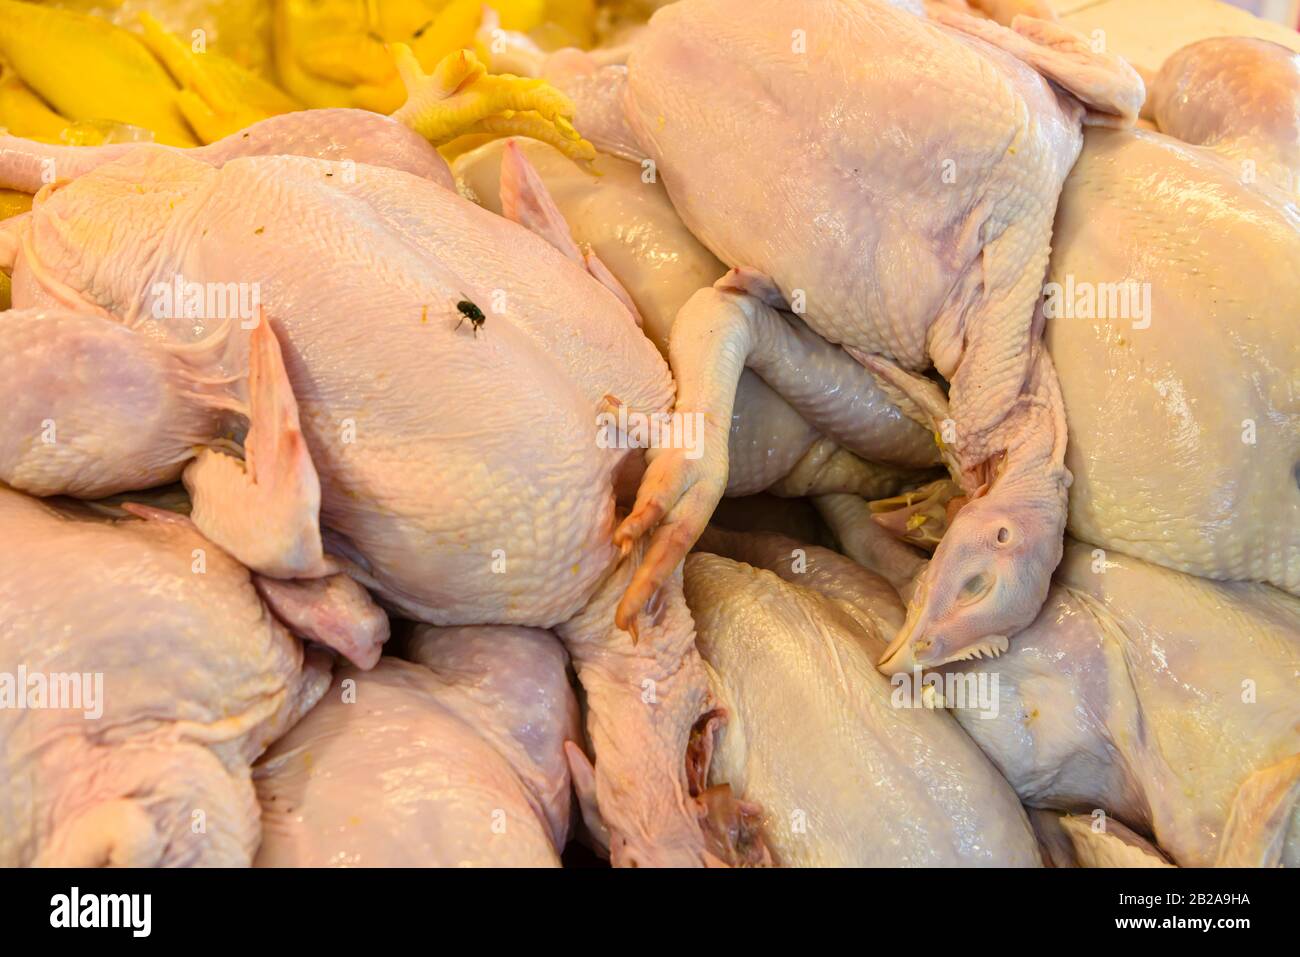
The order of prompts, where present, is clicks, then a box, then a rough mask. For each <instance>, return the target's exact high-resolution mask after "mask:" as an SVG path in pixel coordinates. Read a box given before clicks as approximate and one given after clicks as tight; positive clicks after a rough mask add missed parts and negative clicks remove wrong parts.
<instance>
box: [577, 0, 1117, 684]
mask: <svg viewBox="0 0 1300 957" xmlns="http://www.w3.org/2000/svg"><path fill="white" fill-rule="evenodd" d="M1015 26H1016V29H1015V30H1014V31H1013V30H1009V29H1007V28H1004V27H1001V26H999V25H998V24H996V23H993V22H992V21H989V20H981V19H976V18H974V17H970V16H966V15H964V14H961V13H958V12H954V11H950V10H947V9H945V8H942V7H932V8H931V9H930V10H929V12H928V17H923V16H918V15H916V14H915V13H912V12H908V11H907V10H903V9H898V8H896V7H894V6H892V5H890V4H887V3H882V2H874V0H872V2H868V0H850V2H846V0H802V2H796V3H790V2H784V0H781V2H778V0H758V2H752V0H683V2H680V3H676V4H673V5H671V6H668V7H665V8H664V9H662V10H660V11H659V12H658V13H657V14H656V15H655V16H654V18H653V19H652V20H651V21H650V24H649V26H648V27H647V29H646V30H644V31H643V32H642V33H640V34H639V35H638V36H637V38H636V40H635V41H634V43H633V44H632V48H631V53H630V55H629V57H628V61H627V65H626V69H625V71H624V76H625V87H626V88H625V90H624V93H623V103H624V107H625V109H624V113H625V118H626V121H627V129H626V134H627V135H625V136H624V137H623V139H624V140H630V141H631V142H632V143H633V144H634V145H635V146H637V147H639V148H640V150H641V151H642V152H643V153H644V154H645V155H647V156H648V157H649V159H650V160H651V161H653V163H654V164H655V167H656V168H657V170H658V171H659V173H660V175H662V177H663V179H664V182H665V184H666V186H667V189H668V192H669V195H670V196H671V197H672V200H673V204H674V206H675V207H676V209H677V211H678V213H679V214H680V215H681V217H682V220H683V222H685V223H686V225H687V226H688V227H689V228H690V229H691V231H692V232H693V233H694V234H695V236H696V237H697V238H698V239H700V241H701V242H703V243H704V245H705V246H707V247H708V248H709V249H710V250H711V251H712V252H713V253H714V254H715V255H717V256H718V258H719V259H721V260H722V261H723V262H725V263H727V264H728V265H731V266H733V267H738V268H737V271H736V272H735V273H733V274H732V276H731V277H730V278H729V280H727V281H725V282H724V283H723V286H722V288H717V289H710V290H704V291H701V292H700V293H698V294H697V295H696V297H694V298H693V299H692V300H691V301H690V302H689V303H688V304H687V306H686V307H685V309H684V310H683V312H682V314H681V315H680V316H679V317H678V318H677V321H676V323H675V324H674V329H673V337H672V343H671V346H670V350H671V361H672V364H673V368H674V374H675V376H676V378H677V382H678V400H677V410H678V412H679V413H689V412H699V413H703V414H704V415H705V416H706V422H711V423H713V427H712V428H711V429H708V430H706V433H705V435H706V443H705V449H706V451H705V454H704V456H703V457H701V458H699V459H694V460H691V459H688V458H686V456H685V455H683V454H682V453H681V451H680V450H658V451H656V452H655V453H653V454H652V459H653V461H652V462H651V465H650V468H649V470H648V471H647V474H646V477H645V480H644V481H643V483H642V485H641V490H640V494H639V495H638V501H637V507H636V508H635V510H634V511H633V513H632V514H631V515H630V516H629V518H628V519H627V520H626V521H625V522H624V523H623V525H622V526H621V527H620V529H619V530H618V532H617V538H618V539H619V540H620V541H628V540H632V539H636V538H638V537H640V536H642V535H644V534H648V533H650V532H651V531H652V530H653V529H656V528H657V531H655V532H654V538H653V541H654V544H653V545H652V547H651V549H650V551H649V553H648V558H647V561H646V564H645V565H644V567H643V568H642V570H641V573H640V574H639V575H638V577H637V579H636V581H635V582H634V584H633V587H632V588H631V589H630V590H629V594H628V596H627V600H626V602H625V603H624V605H623V606H622V608H621V614H622V615H624V616H626V615H627V614H628V613H630V612H631V611H632V610H634V609H635V608H637V607H639V606H640V605H641V604H642V603H644V601H645V600H646V599H647V598H648V597H649V595H650V594H652V593H653V591H654V589H655V587H656V586H657V584H658V582H659V581H661V580H662V579H663V577H664V575H665V574H666V573H667V571H668V570H669V569H671V568H672V567H673V566H674V565H675V564H676V562H677V561H678V560H679V559H680V557H681V555H682V554H683V553H684V552H685V551H686V549H688V548H689V547H690V544H691V542H692V541H694V539H695V538H696V536H698V534H699V533H700V530H701V529H702V528H703V526H704V523H705V522H706V521H707V519H708V515H709V513H710V512H711V511H712V508H713V506H714V504H715V503H716V502H717V500H718V497H719V496H720V495H721V494H722V490H723V489H724V487H725V484H726V475H727V442H726V431H725V429H723V428H720V427H719V424H720V423H725V422H727V421H729V419H730V416H731V411H732V407H733V400H734V396H735V391H736V384H737V380H738V378H739V375H740V370H741V369H742V368H743V367H744V366H745V365H750V366H751V367H757V366H761V367H762V368H760V370H759V371H760V374H761V375H762V376H763V377H764V379H765V380H766V381H767V383H768V384H769V385H771V386H772V387H773V388H775V389H776V391H777V392H779V393H781V394H782V395H783V396H784V397H785V398H786V399H787V400H788V401H790V403H791V404H792V405H793V406H794V407H795V408H796V409H797V410H798V411H799V412H800V413H801V414H802V415H804V416H805V417H806V418H807V420H808V421H809V423H810V424H811V425H813V426H814V427H817V428H819V429H821V430H822V431H824V432H826V433H827V434H829V435H835V432H836V429H835V428H834V426H835V425H836V420H837V419H842V417H843V416H842V413H843V409H844V405H845V402H846V401H847V402H850V403H852V402H860V401H861V397H862V396H863V395H865V394H867V393H869V392H872V391H877V390H880V391H885V394H886V395H888V396H889V397H891V398H893V399H895V400H897V401H898V402H899V403H902V404H903V406H904V407H905V408H908V409H910V410H911V411H912V412H913V414H914V415H916V416H917V417H918V418H920V419H923V420H925V421H926V422H927V424H928V425H930V426H931V427H932V428H933V430H934V432H935V433H936V434H937V435H938V436H939V438H940V439H941V440H942V442H943V443H944V449H945V456H946V460H947V461H948V463H949V465H950V467H951V468H952V470H953V471H954V473H955V477H956V478H958V479H959V480H960V481H961V483H962V485H963V488H964V489H965V491H966V492H967V494H968V495H969V496H971V499H972V500H971V501H970V502H969V504H967V505H966V506H965V508H964V509H963V510H962V511H961V512H960V513H959V514H958V515H957V518H956V520H955V521H954V522H953V525H952V527H951V528H950V529H949V531H948V533H947V535H946V537H945V539H944V541H943V542H942V543H941V544H940V545H939V548H938V550H937V551H936V553H935V556H934V560H933V562H932V564H931V565H930V570H929V571H928V572H927V573H926V575H925V577H924V578H923V580H922V581H921V583H920V584H919V586H918V588H917V589H916V592H915V593H914V595H913V597H912V601H911V607H910V611H909V615H908V619H907V621H906V623H905V624H904V626H903V628H902V629H901V630H900V633H899V635H898V636H896V641H895V642H894V644H893V645H892V646H891V648H890V649H889V654H888V655H887V658H886V661H885V662H884V663H883V666H884V667H887V668H888V667H892V666H893V662H892V659H894V658H896V657H899V656H900V652H901V650H902V649H903V648H904V647H906V648H907V650H908V654H909V655H911V656H913V657H915V658H916V659H918V660H924V661H926V662H927V663H929V664H935V663H938V661H940V660H950V659H951V657H953V656H960V655H963V654H969V653H972V652H974V651H977V650H987V651H993V652H996V651H998V650H999V649H1002V648H1005V647H1006V644H1007V636H1008V635H1010V634H1012V633H1013V632H1015V631H1016V630H1018V629H1019V628H1022V627H1024V626H1025V625H1027V624H1028V623H1029V622H1030V621H1032V620H1033V617H1034V615H1035V614H1036V613H1037V611H1038V608H1039V606H1040V604H1041V602H1042V600H1043V597H1044V595H1045V594H1046V591H1047V587H1048V583H1049V580H1050V572H1051V569H1052V568H1053V567H1054V566H1055V564H1056V562H1057V560H1058V559H1059V556H1060V547H1061V545H1060V539H1061V532H1062V529H1063V526H1064V520H1065V489H1066V485H1067V482H1068V473H1067V471H1066V469H1065V467H1064V462H1063V458H1064V450H1065V424H1064V415H1063V411H1062V408H1061V402H1060V395H1059V391H1058V389H1057V384H1056V376H1055V372H1054V371H1053V369H1052V366H1051V361H1050V359H1049V358H1048V356H1047V354H1046V352H1045V350H1044V349H1043V348H1042V347H1041V344H1040V341H1039V338H1040V337H1039V332H1040V330H1041V325H1040V324H1038V323H1036V322H1035V310H1034V305H1035V301H1036V300H1037V299H1038V298H1039V296H1040V293H1041V288H1042V282H1043V277H1044V274H1045V272H1046V267H1047V259H1048V252H1049V240H1050V237H1051V228H1052V216H1053V213H1054V211H1055V206H1056V200H1057V196H1058V194H1059V192H1060V187H1061V183H1062V182H1063V180H1064V179H1065V176H1066V174H1067V173H1068V172H1069V170H1070V167H1071V166H1072V165H1073V163H1074V160H1075V158H1076V157H1077V155H1078V152H1079V149H1080V146H1081V142H1082V134H1081V131H1080V124H1081V122H1082V121H1084V120H1085V119H1087V120H1089V121H1091V122H1105V123H1114V124H1123V123H1131V122H1132V120H1133V119H1134V118H1135V117H1136V114H1137V111H1138V107H1139V106H1140V104H1141V102H1142V97H1143V88H1142V83H1141V80H1140V79H1139V78H1138V76H1137V75H1136V74H1135V73H1134V72H1133V71H1132V69H1131V68H1129V67H1128V66H1127V65H1126V64H1124V63H1123V62H1122V61H1120V60H1118V59H1117V58H1114V57H1111V56H1109V55H1104V54H1097V53H1095V52H1093V51H1092V50H1091V49H1090V47H1089V46H1088V44H1087V43H1086V42H1084V40H1083V39H1082V38H1080V37H1077V36H1076V35H1074V34H1071V33H1070V32H1069V31H1067V30H1064V29H1063V28H1061V27H1059V26H1057V25H1055V24H1052V23H1048V22H1045V21H1039V20H1034V19H1032V18H1020V19H1017V20H1016V21H1015ZM738 104H744V105H745V106H744V108H743V109H741V108H738ZM585 115H586V114H585V113H584V104H583V103H582V102H581V101H579V103H578V106H577V116H578V117H579V119H580V120H582V118H583V117H584V116H585ZM593 115H597V114H593ZM719 131H721V132H719ZM591 135H592V138H593V141H596V142H598V143H599V142H602V141H606V140H611V139H612V140H618V138H619V137H618V136H617V135H613V136H602V134H601V133H600V131H597V130H593V131H592V133H591ZM706 135H707V136H708V137H716V136H718V135H721V136H722V137H723V138H724V139H725V140H726V142H727V148H725V149H716V150H714V149H704V148H702V146H701V144H702V142H703V141H704V139H705V137H706ZM785 308H788V309H790V310H792V311H793V312H795V313H796V314H797V315H798V319H797V320H796V319H793V318H791V317H789V316H788V315H786V314H784V313H783V312H782V311H780V310H782V309H785ZM800 320H801V321H800ZM828 353H830V354H836V355H841V356H843V358H844V359H845V361H848V360H849V357H852V358H853V359H855V360H857V361H858V362H860V363H862V364H863V365H865V367H866V370H869V371H870V373H871V374H870V375H868V373H867V371H865V370H861V371H860V375H859V378H858V382H857V383H856V384H855V385H854V386H853V387H849V388H841V387H839V385H838V382H837V383H836V387H834V388H829V389H821V390H819V389H817V388H815V386H816V385H817V381H816V380H815V379H813V378H812V377H811V376H810V375H809V374H808V373H806V372H805V370H806V369H807V368H808V367H809V365H811V364H813V363H818V362H827V363H829V362H831V361H832V360H830V359H819V358H817V357H819V356H823V355H826V354H828ZM931 365H933V366H934V367H935V368H936V369H937V370H938V371H939V373H940V374H942V375H943V376H944V377H945V378H947V379H948V380H949V381H951V383H952V389H951V394H950V396H944V395H943V394H942V392H941V390H940V388H939V386H938V385H936V384H935V383H934V382H933V381H932V380H930V379H927V378H924V377H921V376H918V375H916V373H919V372H922V371H923V370H925V369H926V368H928V367H929V366H931ZM855 368H856V366H855ZM873 377H875V378H873ZM877 380H879V382H877ZM949 409H950V410H951V411H949ZM841 425H842V423H841ZM850 447H851V446H850ZM853 451H855V452H861V453H864V454H865V450H861V449H857V448H854V449H853ZM889 451H890V450H889V449H884V450H882V452H881V453H878V454H877V455H875V456H872V457H877V458H880V459H882V460H886V461H888V460H889ZM940 644H942V645H943V646H945V647H946V648H947V649H948V652H947V657H944V658H941V657H939V655H938V647H939V645H940Z"/></svg>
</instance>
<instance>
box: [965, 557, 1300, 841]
mask: <svg viewBox="0 0 1300 957" xmlns="http://www.w3.org/2000/svg"><path fill="white" fill-rule="evenodd" d="M949 667H950V669H952V670H954V671H958V672H960V673H962V674H965V675H979V674H991V673H995V672H996V673H997V675H998V676H999V679H1000V682H999V689H1000V697H1001V702H1000V707H999V709H998V713H997V716H996V717H995V718H993V719H991V720H986V719H982V718H980V717H978V716H976V715H973V714H971V713H969V712H965V711H960V710H957V711H954V712H953V714H954V717H956V719H957V720H958V722H960V723H961V725H962V727H964V728H965V729H966V731H967V732H968V733H969V734H970V735H971V737H973V738H974V739H975V740H976V742H978V744H979V745H980V747H981V748H983V749H984V751H985V753H986V754H988V756H989V757H990V758H991V759H992V760H993V762H994V763H995V764H997V766H998V767H999V768H1000V769H1001V770H1002V772H1003V773H1004V774H1005V775H1006V777H1007V779H1008V780H1009V781H1010V782H1011V784H1012V785H1013V786H1014V787H1015V789H1016V791H1017V793H1019V795H1020V797H1021V798H1022V799H1023V800H1024V801H1025V802H1026V803H1027V804H1030V805H1033V806H1035V807H1045V808H1056V809H1060V810H1066V811H1076V812H1079V813H1083V814H1092V813H1093V812H1094V811H1100V812H1102V813H1104V814H1107V815H1112V816H1114V817H1115V818H1116V819H1118V820H1119V821H1121V822H1123V823H1124V824H1126V825H1128V826H1129V827H1131V828H1133V829H1135V830H1137V831H1139V832H1141V833H1146V834H1149V835H1152V836H1153V837H1154V838H1155V840H1156V842H1157V844H1158V845H1159V846H1160V848H1161V849H1162V850H1163V851H1165V852H1166V853H1167V854H1168V855H1169V857H1170V858H1171V859H1172V860H1173V861H1174V862H1175V863H1177V864H1180V865H1182V866H1188V867H1205V866H1209V865H1213V864H1216V863H1217V864H1230V865H1235V866H1259V865H1276V864H1279V863H1283V864H1286V865H1289V866H1300V693H1298V692H1300V688H1298V687H1297V683H1298V678H1297V676H1300V601H1298V600H1297V599H1296V598H1293V597H1292V596H1290V595H1287V594H1286V593H1284V592H1281V591H1278V590H1277V589H1275V588H1273V587H1271V586H1269V585H1260V584H1253V583H1251V584H1247V583H1236V584H1217V583H1214V582H1208V581H1205V580H1203V579H1199V578H1193V577H1191V576H1189V575H1184V574H1182V573H1180V572H1174V571H1169V570H1168V569H1164V568H1160V567H1159V566H1156V565H1149V564H1147V563H1145V562H1143V561H1140V560H1138V559H1135V558H1128V557H1125V556H1120V555H1115V554H1111V555H1109V556H1108V555H1106V554H1105V553H1104V552H1101V551H1100V550H1094V549H1092V548H1091V547H1090V546H1087V545H1083V544H1080V543H1077V542H1076V543H1070V544H1068V545H1067V547H1066V550H1065V557H1064V559H1063V560H1062V562H1061V566H1060V569H1059V570H1058V572H1057V578H1056V584H1055V585H1054V586H1053V589H1052V592H1051V595H1050V597H1049V599H1048V601H1047V603H1046V605H1045V606H1044V608H1043V611H1042V613H1041V614H1040V615H1039V617H1038V620H1037V621H1035V622H1034V623H1033V625H1031V626H1030V627H1029V628H1027V629H1025V631H1023V632H1022V633H1021V635H1020V636H1019V638H1018V639H1017V640H1016V643H1015V646H1014V647H1013V649H1012V651H1011V653H1010V654H1008V655H1004V656H1003V657H1002V658H1001V659H999V660H997V661H994V662H990V661H973V662H963V663H962V664H960V665H951V666H949Z"/></svg>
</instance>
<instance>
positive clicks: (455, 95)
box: [390, 43, 596, 160]
mask: <svg viewBox="0 0 1300 957" xmlns="http://www.w3.org/2000/svg"><path fill="white" fill-rule="evenodd" d="M390 49H391V51H392V53H393V58H394V60H395V61H396V63H397V69H398V72H399V74H400V75H401V77H402V82H403V84H404V85H405V86H406V95H407V99H406V103H405V104H404V105H403V106H402V107H401V108H400V109H398V110H397V111H396V112H395V113H393V119H395V120H397V121H398V122H400V123H402V124H404V125H406V126H408V127H410V128H411V129H413V130H415V132H417V133H419V134H420V135H421V136H423V137H424V138H425V139H427V140H429V142H431V143H433V144H434V145H435V146H441V145H443V144H445V143H448V142H450V141H451V140H453V139H455V138H456V137H458V136H464V135H467V134H475V133H487V134H491V135H494V136H510V135H516V134H518V135H521V136H529V137H532V138H534V139H539V140H541V141H543V142H544V143H549V144H550V145H551V146H554V147H555V148H556V149H558V150H559V151H560V152H562V153H564V155H565V156H568V157H569V158H570V159H575V160H590V159H592V158H594V157H595V155H596V150H595V147H593V146H592V145H591V144H590V143H588V142H587V141H586V140H584V139H583V138H582V136H581V135H580V134H579V133H578V131H577V130H575V129H574V128H573V122H572V120H573V110H574V107H573V102H572V101H571V100H570V99H569V98H568V97H567V96H565V95H564V94H563V93H561V92H560V91H559V90H557V89H555V88H554V87H553V86H551V85H550V84H548V83H547V82H545V81H544V80H535V79H525V78H523V77H517V76H511V75H509V74H505V73H503V74H500V75H495V76H494V75H492V74H489V73H488V72H487V68H486V67H485V66H484V65H483V64H482V63H480V62H479V60H478V58H477V57H476V56H474V54H473V53H471V52H470V51H468V50H458V51H456V52H454V53H450V54H448V55H447V56H445V57H443V59H442V60H441V61H440V62H439V63H438V65H437V66H435V67H434V68H433V72H432V73H425V72H424V70H423V69H422V68H421V66H420V62H419V60H417V59H416V57H415V54H414V53H412V52H411V50H410V48H409V47H407V46H405V45H404V44H400V43H395V44H393V45H392V46H391V47H390Z"/></svg>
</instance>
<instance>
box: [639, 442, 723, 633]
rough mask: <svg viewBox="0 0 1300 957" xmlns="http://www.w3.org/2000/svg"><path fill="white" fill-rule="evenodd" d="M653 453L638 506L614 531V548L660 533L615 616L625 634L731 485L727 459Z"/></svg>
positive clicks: (685, 452)
mask: <svg viewBox="0 0 1300 957" xmlns="http://www.w3.org/2000/svg"><path fill="white" fill-rule="evenodd" d="M725 440H726V439H725V435H724V437H723V441H724V442H725ZM650 455H651V461H650V466H649V468H647V469H646V473H645V477H644V478H643V479H642V481H641V487H640V488H639V489H638V490H637V496H636V505H635V506H634V508H633V509H632V512H631V514H630V515H628V517H627V518H625V519H624V520H623V522H622V524H621V525H619V527H618V528H617V529H615V531H614V544H615V545H617V546H619V547H620V548H623V549H626V548H627V546H628V544H629V543H631V542H634V541H637V540H639V539H640V538H641V537H642V536H643V535H645V534H646V533H647V532H648V531H650V530H651V529H655V532H654V536H653V537H652V538H651V539H650V545H649V548H648V549H647V550H646V554H645V558H644V559H643V560H642V562H641V566H640V567H639V568H638V569H637V570H636V574H635V575H634V576H633V577H632V581H631V583H630V584H629V585H628V588H627V593H626V594H625V595H624V596H623V600H622V601H620V602H619V605H618V610H617V612H616V613H615V618H614V621H615V623H616V624H617V625H618V627H619V628H622V629H624V630H627V628H628V625H629V624H630V623H631V622H632V621H633V620H635V618H636V616H637V614H638V613H639V612H640V611H641V609H642V608H644V607H645V606H646V604H647V603H648V602H649V601H650V600H651V598H653V597H654V595H655V593H656V592H657V591H658V590H659V587H660V586H661V585H663V583H664V582H665V581H667V580H668V578H669V576H671V575H672V573H673V570H674V569H675V568H676V567H677V566H678V565H679V564H680V563H681V561H682V559H683V558H685V557H686V553H687V552H689V551H690V550H691V546H692V545H694V544H695V540H696V539H697V538H699V537H700V535H701V534H702V533H703V532H704V528H705V526H706V525H708V523H709V517H710V516H711V515H712V514H713V508H714V506H715V505H716V504H717V502H718V500H719V499H720V498H721V497H722V492H723V490H724V489H725V488H726V485H727V475H726V462H727V460H726V456H725V455H723V456H722V457H721V458H719V457H718V456H711V455H709V454H707V452H706V453H705V455H704V456H703V457H701V458H690V457H689V450H687V449H658V450H652V451H651V453H650ZM719 465H720V466H721V468H719ZM656 526H658V528H655V527H656Z"/></svg>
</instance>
